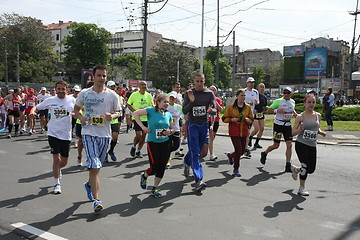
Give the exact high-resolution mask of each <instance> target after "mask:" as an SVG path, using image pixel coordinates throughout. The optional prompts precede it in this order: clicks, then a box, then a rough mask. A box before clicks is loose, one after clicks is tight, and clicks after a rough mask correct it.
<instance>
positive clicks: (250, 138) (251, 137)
mask: <svg viewBox="0 0 360 240" xmlns="http://www.w3.org/2000/svg"><path fill="white" fill-rule="evenodd" d="M252 139H253V136H249V146H251V141H252Z"/></svg>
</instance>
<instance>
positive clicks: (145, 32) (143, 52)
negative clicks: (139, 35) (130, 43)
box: [142, 0, 149, 81]
mask: <svg viewBox="0 0 360 240" xmlns="http://www.w3.org/2000/svg"><path fill="white" fill-rule="evenodd" d="M148 2H149V0H144V20H143V21H144V22H143V25H144V34H143V48H142V80H143V81H146V72H147V62H146V48H147V27H148V24H147V18H148V9H147V8H148Z"/></svg>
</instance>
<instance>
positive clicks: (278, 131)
mask: <svg viewBox="0 0 360 240" xmlns="http://www.w3.org/2000/svg"><path fill="white" fill-rule="evenodd" d="M281 135H283V136H284V140H285V141H292V139H293V137H292V128H291V126H283V125H277V124H275V123H274V130H273V140H274V142H276V143H279V142H280V141H281Z"/></svg>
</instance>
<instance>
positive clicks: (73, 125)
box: [71, 118, 77, 128]
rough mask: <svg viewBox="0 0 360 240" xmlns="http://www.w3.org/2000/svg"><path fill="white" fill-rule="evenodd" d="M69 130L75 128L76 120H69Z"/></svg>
mask: <svg viewBox="0 0 360 240" xmlns="http://www.w3.org/2000/svg"><path fill="white" fill-rule="evenodd" d="M71 119H72V120H71V128H74V127H75V124H76V120H77V119H75V118H71Z"/></svg>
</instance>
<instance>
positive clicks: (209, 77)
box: [195, 59, 215, 86]
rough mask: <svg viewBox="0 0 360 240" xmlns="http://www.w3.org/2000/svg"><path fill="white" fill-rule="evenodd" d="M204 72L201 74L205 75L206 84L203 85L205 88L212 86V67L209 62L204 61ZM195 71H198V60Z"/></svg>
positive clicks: (198, 60) (213, 78)
mask: <svg viewBox="0 0 360 240" xmlns="http://www.w3.org/2000/svg"><path fill="white" fill-rule="evenodd" d="M203 67H204V70H203V73H204V75H205V79H206V82H205V84H206V85H207V86H211V85H214V80H215V77H214V66H213V64H212V62H211V61H209V60H206V59H204V66H203ZM195 68H196V69H200V59H197V61H196V67H195Z"/></svg>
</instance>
